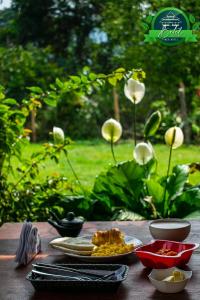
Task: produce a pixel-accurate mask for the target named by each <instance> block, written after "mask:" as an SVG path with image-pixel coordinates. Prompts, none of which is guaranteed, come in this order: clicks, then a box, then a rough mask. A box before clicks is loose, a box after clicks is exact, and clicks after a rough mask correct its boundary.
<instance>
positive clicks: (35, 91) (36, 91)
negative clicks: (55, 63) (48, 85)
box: [27, 86, 43, 94]
mask: <svg viewBox="0 0 200 300" xmlns="http://www.w3.org/2000/svg"><path fill="white" fill-rule="evenodd" d="M27 89H28V90H29V91H31V92H33V93H36V94H42V93H43V90H42V89H41V88H40V87H39V86H31V87H27Z"/></svg>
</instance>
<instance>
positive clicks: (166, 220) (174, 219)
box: [149, 218, 191, 231]
mask: <svg viewBox="0 0 200 300" xmlns="http://www.w3.org/2000/svg"><path fill="white" fill-rule="evenodd" d="M161 222H163V223H168V222H174V223H175V222H177V223H185V224H187V225H188V226H184V227H182V228H188V227H191V223H190V222H189V221H188V220H183V219H179V218H164V219H162V218H161V219H156V220H151V221H149V227H151V228H153V229H158V230H163V231H165V230H170V231H172V230H180V229H182V228H156V227H152V226H151V225H152V224H155V223H161Z"/></svg>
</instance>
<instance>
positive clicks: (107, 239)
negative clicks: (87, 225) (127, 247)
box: [92, 228, 124, 246]
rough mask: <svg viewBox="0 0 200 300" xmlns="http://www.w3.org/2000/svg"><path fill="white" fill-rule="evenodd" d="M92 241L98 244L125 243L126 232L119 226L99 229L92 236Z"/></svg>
mask: <svg viewBox="0 0 200 300" xmlns="http://www.w3.org/2000/svg"><path fill="white" fill-rule="evenodd" d="M92 243H93V244H94V245H96V246H100V245H103V244H105V243H109V244H117V243H119V244H124V234H123V233H122V232H121V231H120V230H119V229H118V228H112V229H110V230H104V231H102V230H99V231H97V232H96V233H95V234H94V235H93V237H92Z"/></svg>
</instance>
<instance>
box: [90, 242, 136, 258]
mask: <svg viewBox="0 0 200 300" xmlns="http://www.w3.org/2000/svg"><path fill="white" fill-rule="evenodd" d="M133 249H134V246H133V244H130V245H126V244H124V243H123V244H117V243H113V244H110V243H105V244H103V245H100V246H97V247H95V248H94V250H93V251H92V256H111V255H118V254H124V253H128V252H131V251H133Z"/></svg>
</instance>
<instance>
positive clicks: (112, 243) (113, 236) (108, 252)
mask: <svg viewBox="0 0 200 300" xmlns="http://www.w3.org/2000/svg"><path fill="white" fill-rule="evenodd" d="M92 243H93V244H94V245H96V246H95V247H94V249H93V251H92V254H91V256H114V255H119V254H125V253H129V252H131V251H133V249H134V245H133V244H129V245H128V244H126V243H125V241H124V234H123V233H122V232H121V231H120V230H119V229H118V228H112V229H110V230H105V231H97V232H96V233H95V234H94V235H93V237H92Z"/></svg>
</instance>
